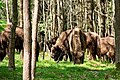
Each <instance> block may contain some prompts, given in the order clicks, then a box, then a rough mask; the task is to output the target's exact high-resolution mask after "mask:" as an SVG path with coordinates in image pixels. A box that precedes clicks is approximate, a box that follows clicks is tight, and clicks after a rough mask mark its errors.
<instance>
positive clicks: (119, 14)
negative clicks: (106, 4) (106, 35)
mask: <svg viewBox="0 0 120 80" xmlns="http://www.w3.org/2000/svg"><path fill="white" fill-rule="evenodd" d="M114 28H115V45H116V47H115V48H116V49H115V50H116V51H115V53H116V55H115V61H116V69H119V70H120V0H115V22H114Z"/></svg>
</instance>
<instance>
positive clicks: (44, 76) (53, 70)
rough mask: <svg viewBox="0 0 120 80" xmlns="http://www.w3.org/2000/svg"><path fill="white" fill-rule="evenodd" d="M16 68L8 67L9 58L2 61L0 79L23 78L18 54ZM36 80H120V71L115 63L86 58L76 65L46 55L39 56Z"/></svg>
mask: <svg viewBox="0 0 120 80" xmlns="http://www.w3.org/2000/svg"><path fill="white" fill-rule="evenodd" d="M15 58H16V62H15V64H16V70H15V71H9V70H8V68H7V64H8V58H5V59H4V60H3V62H0V80H22V61H21V60H20V56H19V54H16V56H15ZM35 80H120V71H116V70H115V66H114V64H110V63H104V62H102V63H101V62H99V61H88V60H85V63H84V64H80V65H74V64H73V63H71V62H69V61H67V62H65V61H62V62H60V63H56V62H54V61H53V60H52V59H50V58H48V57H45V60H42V59H41V58H40V57H39V62H37V68H36V79H35Z"/></svg>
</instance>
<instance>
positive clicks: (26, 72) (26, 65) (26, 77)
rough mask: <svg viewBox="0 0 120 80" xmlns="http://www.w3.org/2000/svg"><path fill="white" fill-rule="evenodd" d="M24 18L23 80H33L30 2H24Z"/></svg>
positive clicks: (28, 0) (25, 0) (26, 0)
mask: <svg viewBox="0 0 120 80" xmlns="http://www.w3.org/2000/svg"><path fill="white" fill-rule="evenodd" d="M23 12H24V13H23V18H24V62H23V80H31V20H30V0H23Z"/></svg>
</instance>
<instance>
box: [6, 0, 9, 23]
mask: <svg viewBox="0 0 120 80" xmlns="http://www.w3.org/2000/svg"><path fill="white" fill-rule="evenodd" d="M6 13H7V14H6V15H7V24H8V23H9V14H8V0H6Z"/></svg>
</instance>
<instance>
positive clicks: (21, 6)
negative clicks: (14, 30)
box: [20, 0, 23, 27]
mask: <svg viewBox="0 0 120 80" xmlns="http://www.w3.org/2000/svg"><path fill="white" fill-rule="evenodd" d="M20 27H23V0H20Z"/></svg>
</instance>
